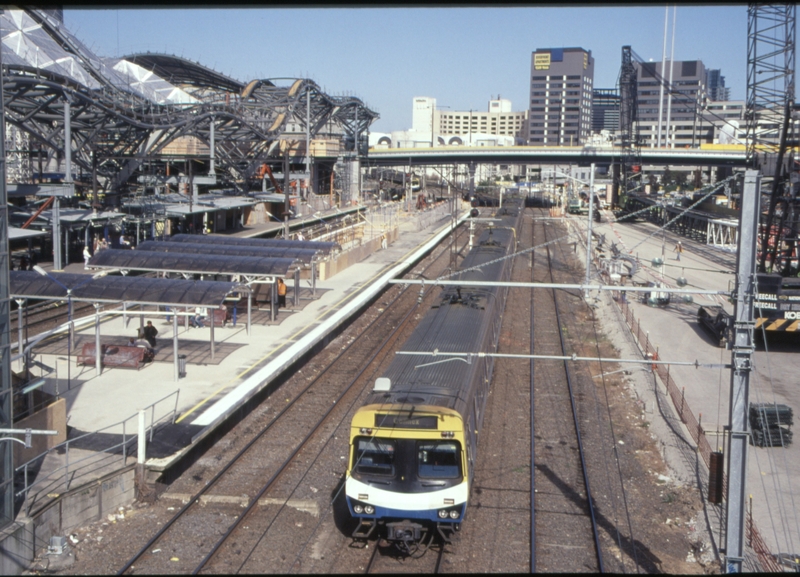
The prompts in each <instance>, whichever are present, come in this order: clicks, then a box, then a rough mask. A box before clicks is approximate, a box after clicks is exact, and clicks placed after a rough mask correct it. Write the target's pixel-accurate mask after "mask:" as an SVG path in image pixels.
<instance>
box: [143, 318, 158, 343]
mask: <svg viewBox="0 0 800 577" xmlns="http://www.w3.org/2000/svg"><path fill="white" fill-rule="evenodd" d="M142 335H143V336H144V338H145V340H146V341H147V342H148V343H150V347H151V348H152V349H155V348H156V336H157V335H158V329H157V328H156V327H154V326H153V321H147V326H146V327H144V330H143V331H142Z"/></svg>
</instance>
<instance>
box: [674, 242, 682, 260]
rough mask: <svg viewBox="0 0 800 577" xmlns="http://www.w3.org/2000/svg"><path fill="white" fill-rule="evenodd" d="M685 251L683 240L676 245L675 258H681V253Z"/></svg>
mask: <svg viewBox="0 0 800 577" xmlns="http://www.w3.org/2000/svg"><path fill="white" fill-rule="evenodd" d="M682 252H683V245H682V244H681V241H678V244H676V245H675V260H681V253H682Z"/></svg>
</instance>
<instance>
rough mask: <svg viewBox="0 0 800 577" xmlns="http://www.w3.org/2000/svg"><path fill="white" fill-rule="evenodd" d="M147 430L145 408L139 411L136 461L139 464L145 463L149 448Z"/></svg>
mask: <svg viewBox="0 0 800 577" xmlns="http://www.w3.org/2000/svg"><path fill="white" fill-rule="evenodd" d="M146 433H147V430H146V427H145V414H144V409H142V410H140V411H139V444H138V450H137V452H136V463H137V464H139V465H144V462H145V458H146V456H145V451H146V448H147V434H146Z"/></svg>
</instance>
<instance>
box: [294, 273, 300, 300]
mask: <svg viewBox="0 0 800 577" xmlns="http://www.w3.org/2000/svg"><path fill="white" fill-rule="evenodd" d="M292 300H294V303H293V306H294V308H297V307H299V306H300V269H299V268H296V269H294V299H292Z"/></svg>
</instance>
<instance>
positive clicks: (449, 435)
mask: <svg viewBox="0 0 800 577" xmlns="http://www.w3.org/2000/svg"><path fill="white" fill-rule="evenodd" d="M455 436H456V434H455V433H454V432H453V431H442V438H443V439H452V438H453V437H455Z"/></svg>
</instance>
